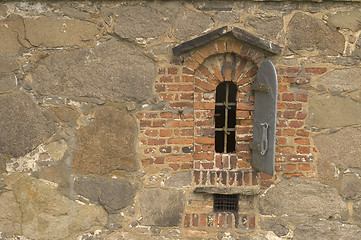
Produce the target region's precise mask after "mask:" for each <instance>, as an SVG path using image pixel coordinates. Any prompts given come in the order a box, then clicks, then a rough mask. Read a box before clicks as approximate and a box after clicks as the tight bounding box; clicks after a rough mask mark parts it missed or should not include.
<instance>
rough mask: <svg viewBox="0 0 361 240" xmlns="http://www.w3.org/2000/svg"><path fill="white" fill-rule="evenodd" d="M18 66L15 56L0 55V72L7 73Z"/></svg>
mask: <svg viewBox="0 0 361 240" xmlns="http://www.w3.org/2000/svg"><path fill="white" fill-rule="evenodd" d="M0 44H1V43H0ZM18 68H19V66H18V64H17V63H16V59H15V58H5V57H1V56H0V73H9V72H13V71H15V70H17V69H18Z"/></svg>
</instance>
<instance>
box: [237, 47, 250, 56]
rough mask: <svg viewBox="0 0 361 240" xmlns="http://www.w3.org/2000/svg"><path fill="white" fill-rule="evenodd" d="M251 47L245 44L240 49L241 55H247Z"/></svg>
mask: <svg viewBox="0 0 361 240" xmlns="http://www.w3.org/2000/svg"><path fill="white" fill-rule="evenodd" d="M249 50H250V48H249V47H248V46H246V45H243V46H242V48H241V50H240V51H239V55H241V56H242V57H246V56H247V55H248V52H249Z"/></svg>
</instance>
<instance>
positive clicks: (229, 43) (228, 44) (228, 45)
mask: <svg viewBox="0 0 361 240" xmlns="http://www.w3.org/2000/svg"><path fill="white" fill-rule="evenodd" d="M233 43H234V41H233V40H232V39H228V40H227V41H226V52H231V51H232V46H233Z"/></svg>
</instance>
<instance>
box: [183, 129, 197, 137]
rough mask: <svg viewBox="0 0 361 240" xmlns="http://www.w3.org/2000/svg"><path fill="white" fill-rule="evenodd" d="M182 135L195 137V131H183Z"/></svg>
mask: <svg viewBox="0 0 361 240" xmlns="http://www.w3.org/2000/svg"><path fill="white" fill-rule="evenodd" d="M180 135H181V136H193V135H194V130H193V129H182V130H181V131H180Z"/></svg>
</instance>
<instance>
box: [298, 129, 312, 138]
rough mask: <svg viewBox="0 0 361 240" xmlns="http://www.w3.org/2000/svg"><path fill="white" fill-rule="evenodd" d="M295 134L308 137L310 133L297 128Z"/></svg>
mask: <svg viewBox="0 0 361 240" xmlns="http://www.w3.org/2000/svg"><path fill="white" fill-rule="evenodd" d="M296 134H297V136H303V137H308V136H309V135H310V133H309V132H308V131H306V130H301V129H300V130H297V132H296Z"/></svg>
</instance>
